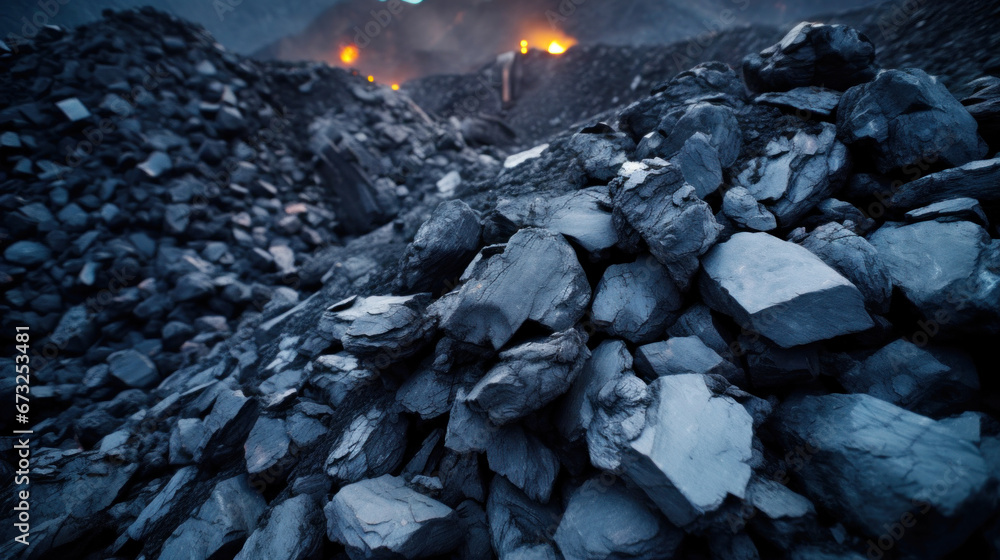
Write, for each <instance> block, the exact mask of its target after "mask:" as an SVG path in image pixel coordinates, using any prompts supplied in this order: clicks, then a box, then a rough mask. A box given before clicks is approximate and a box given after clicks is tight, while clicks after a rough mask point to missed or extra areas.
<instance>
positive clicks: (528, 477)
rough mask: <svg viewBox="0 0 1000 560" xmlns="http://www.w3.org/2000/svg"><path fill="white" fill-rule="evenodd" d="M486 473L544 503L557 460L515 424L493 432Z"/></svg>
mask: <svg viewBox="0 0 1000 560" xmlns="http://www.w3.org/2000/svg"><path fill="white" fill-rule="evenodd" d="M486 459H487V460H488V461H489V465H490V470H491V471H493V472H495V473H497V474H499V475H503V476H505V477H507V480H509V481H510V482H511V483H512V484H513V485H514V486H517V487H518V488H520V489H521V490H522V491H523V492H524V493H525V494H526V495H527V496H528V497H529V498H531V499H532V500H536V501H539V502H541V503H543V504H544V503H548V501H549V496H550V495H551V494H552V485H553V484H554V483H555V480H556V475H557V474H558V473H559V459H557V458H556V454H555V453H553V452H552V450H551V449H549V448H548V447H546V446H545V444H543V443H542V442H541V441H540V440H539V439H538V438H537V437H535V436H534V435H532V434H530V433H527V432H526V431H525V430H524V428H523V427H521V426H520V425H517V424H512V425H510V426H503V427H502V428H500V429H499V430H497V432H496V434H494V435H493V437H492V438H491V439H490V443H489V444H488V445H487V446H486Z"/></svg>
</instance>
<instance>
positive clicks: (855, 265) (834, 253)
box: [795, 222, 892, 313]
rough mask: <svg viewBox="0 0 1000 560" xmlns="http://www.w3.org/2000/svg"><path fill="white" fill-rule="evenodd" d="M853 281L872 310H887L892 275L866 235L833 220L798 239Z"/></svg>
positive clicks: (798, 241)
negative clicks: (866, 238)
mask: <svg viewBox="0 0 1000 560" xmlns="http://www.w3.org/2000/svg"><path fill="white" fill-rule="evenodd" d="M795 241H796V242H797V243H798V244H800V245H802V246H803V247H805V248H806V249H809V251H810V252H812V253H813V254H814V255H816V256H817V257H819V258H821V259H823V262H825V263H826V264H828V265H830V267H831V268H833V269H834V270H836V271H837V272H839V273H840V274H842V275H843V276H844V278H847V279H848V280H850V281H851V283H853V284H854V286H855V287H857V288H858V290H859V291H860V292H861V295H863V296H864V298H865V304H866V305H867V306H868V308H869V309H871V310H873V311H875V312H879V313H884V312H885V311H888V309H889V298H890V297H892V277H891V276H890V275H889V269H888V268H886V266H885V263H883V262H882V258H881V257H880V256H879V253H878V251H877V250H876V249H875V247H873V246H872V244H871V243H869V242H868V241H867V240H865V238H863V237H861V236H858V235H856V234H855V233H854V232H852V231H850V230H848V229H847V228H845V227H844V226H842V225H840V224H838V223H835V222H831V223H828V224H826V225H823V226H820V227H818V228H816V229H814V230H813V231H812V232H810V233H809V235H807V236H805V237H804V238H802V239H796V240H795Z"/></svg>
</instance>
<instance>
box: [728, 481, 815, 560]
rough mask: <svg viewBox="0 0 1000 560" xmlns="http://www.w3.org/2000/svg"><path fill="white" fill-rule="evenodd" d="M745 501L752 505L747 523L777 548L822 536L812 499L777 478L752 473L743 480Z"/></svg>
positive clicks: (787, 547) (788, 547) (791, 546)
mask: <svg viewBox="0 0 1000 560" xmlns="http://www.w3.org/2000/svg"><path fill="white" fill-rule="evenodd" d="M746 504H747V505H749V506H752V507H753V510H752V511H753V513H752V514H751V515H752V517H750V519H749V524H750V527H751V528H752V530H753V532H754V534H756V535H760V536H761V537H762V538H764V539H765V540H767V541H768V542H770V543H771V544H772V545H774V546H776V547H779V548H780V549H783V550H787V549H791V548H793V547H794V545H795V544H797V543H799V542H815V541H817V540H820V538H821V537H822V535H821V529H820V525H819V523H818V520H817V518H816V515H817V514H816V507H815V506H813V503H812V502H810V501H809V499H808V498H806V497H805V496H803V495H801V494H796V493H795V492H793V491H792V490H790V489H789V488H788V487H787V486H785V485H784V484H782V482H781V481H779V480H773V479H769V478H761V477H758V476H754V477H752V478H751V479H750V483H749V484H747V495H746Z"/></svg>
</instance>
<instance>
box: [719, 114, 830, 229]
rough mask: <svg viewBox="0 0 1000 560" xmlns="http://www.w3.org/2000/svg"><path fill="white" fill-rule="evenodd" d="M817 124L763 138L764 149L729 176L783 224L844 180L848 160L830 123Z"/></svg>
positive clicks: (796, 218)
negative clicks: (809, 129) (812, 129)
mask: <svg viewBox="0 0 1000 560" xmlns="http://www.w3.org/2000/svg"><path fill="white" fill-rule="evenodd" d="M817 130H818V132H816V133H810V132H807V131H806V130H795V131H785V132H784V133H782V134H779V135H777V137H776V138H774V139H772V140H771V141H770V142H768V144H767V147H766V148H765V150H764V151H765V154H766V155H764V156H761V157H757V158H754V159H751V160H749V161H748V162H747V163H746V165H745V167H743V168H742V170H741V171H740V172H739V174H738V175H737V176H736V178H735V180H734V184H735V185H736V186H742V187H745V188H746V189H747V190H748V191H750V194H751V195H752V196H753V198H754V199H755V200H757V201H758V202H762V203H764V204H765V206H766V207H767V209H768V210H770V211H771V213H773V214H774V216H775V217H776V218H777V220H778V223H779V224H780V225H782V226H788V225H790V224H794V223H796V222H797V221H798V220H799V219H800V218H801V217H802V216H804V215H805V213H806V212H808V211H809V210H811V209H812V208H813V207H815V206H816V205H817V204H819V202H820V201H821V200H823V199H826V198H829V197H830V196H831V195H833V194H834V192H836V190H837V189H838V188H840V187H841V186H842V185H843V184H844V182H845V181H846V180H847V171H848V169H849V166H850V161H849V158H848V155H847V148H845V147H844V145H843V144H841V143H840V142H839V141H837V138H836V137H837V132H836V129H835V127H834V126H833V125H832V124H830V123H820V124H819V128H818V129H817ZM727 215H729V214H728V213H727Z"/></svg>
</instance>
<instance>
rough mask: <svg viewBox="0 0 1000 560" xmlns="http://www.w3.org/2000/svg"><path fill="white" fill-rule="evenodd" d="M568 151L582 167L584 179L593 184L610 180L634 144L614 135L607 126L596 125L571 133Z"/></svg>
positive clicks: (629, 140) (602, 124)
mask: <svg viewBox="0 0 1000 560" xmlns="http://www.w3.org/2000/svg"><path fill="white" fill-rule="evenodd" d="M569 146H570V149H571V150H573V152H574V153H575V154H576V157H577V159H578V160H579V162H580V164H581V165H583V168H584V170H586V172H587V176H588V177H590V178H591V179H593V180H595V181H609V180H611V179H613V178H614V176H615V175H616V174H617V173H618V169H619V168H621V166H622V164H623V163H625V162H626V161H627V160H628V153H629V152H631V151H632V150H633V149H634V148H635V144H634V143H633V142H632V139H631V138H629V137H628V135H627V134H625V133H623V132H615V131H614V130H613V129H612V128H611V127H610V126H609V125H607V124H605V123H598V124H596V125H593V126H588V127H586V128H584V129H583V130H581V131H580V132H577V133H576V134H574V135H573V136H572V137H571V138H570V140H569Z"/></svg>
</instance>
